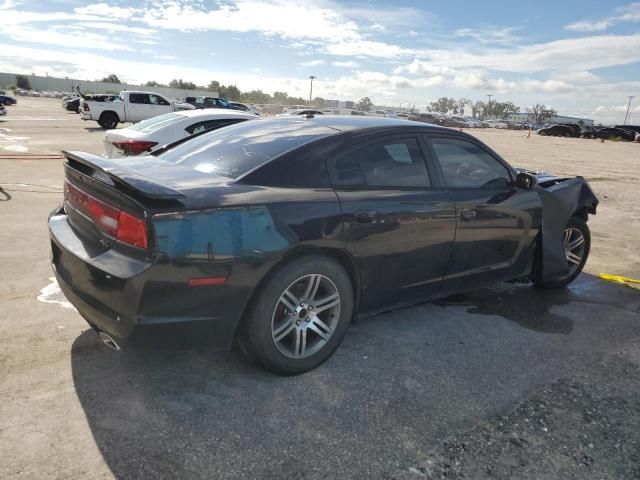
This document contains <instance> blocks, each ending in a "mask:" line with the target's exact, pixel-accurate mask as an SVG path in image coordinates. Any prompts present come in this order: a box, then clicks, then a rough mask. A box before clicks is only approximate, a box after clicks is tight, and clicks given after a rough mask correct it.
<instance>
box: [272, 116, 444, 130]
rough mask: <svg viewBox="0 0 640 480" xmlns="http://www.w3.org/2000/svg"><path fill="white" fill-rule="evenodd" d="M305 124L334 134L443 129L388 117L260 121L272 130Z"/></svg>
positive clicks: (290, 118)
mask: <svg viewBox="0 0 640 480" xmlns="http://www.w3.org/2000/svg"><path fill="white" fill-rule="evenodd" d="M304 122H306V123H307V124H308V125H309V128H313V127H326V128H327V129H331V130H334V133H338V132H347V131H355V130H363V129H372V128H385V127H389V128H391V127H405V128H411V127H422V128H425V127H426V128H434V129H443V128H442V127H438V126H435V125H429V124H426V123H422V122H414V121H411V120H406V119H400V118H389V117H369V116H360V115H357V116H356V115H354V116H351V115H318V116H317V117H311V118H305V117H302V118H301V117H300V116H298V115H296V116H291V117H274V118H269V119H264V120H262V122H261V124H262V126H263V127H266V126H267V125H273V127H274V129H276V128H278V129H279V128H282V127H283V126H284V125H285V124H287V123H290V124H291V126H292V128H300V123H304Z"/></svg>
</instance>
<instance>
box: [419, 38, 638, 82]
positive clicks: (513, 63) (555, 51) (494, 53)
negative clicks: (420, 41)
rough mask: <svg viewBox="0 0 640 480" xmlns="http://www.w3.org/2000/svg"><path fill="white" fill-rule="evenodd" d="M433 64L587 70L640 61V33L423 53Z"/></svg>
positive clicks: (514, 69)
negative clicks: (511, 46)
mask: <svg viewBox="0 0 640 480" xmlns="http://www.w3.org/2000/svg"><path fill="white" fill-rule="evenodd" d="M419 57H421V59H422V60H424V61H428V62H429V63H430V64H432V65H436V66H447V67H450V68H473V67H478V68H485V69H492V70H498V71H506V72H516V73H535V72H545V71H585V70H593V69H597V68H605V67H612V66H616V65H628V64H631V63H637V62H639V61H640V34H634V35H599V36H591V37H582V38H568V39H563V40H555V41H552V42H547V43H538V44H531V45H525V46H520V47H516V48H510V49H507V48H500V49H491V48H490V49H484V50H477V51H469V50H468V49H467V50H462V49H450V50H430V51H426V52H422V53H421V54H419Z"/></svg>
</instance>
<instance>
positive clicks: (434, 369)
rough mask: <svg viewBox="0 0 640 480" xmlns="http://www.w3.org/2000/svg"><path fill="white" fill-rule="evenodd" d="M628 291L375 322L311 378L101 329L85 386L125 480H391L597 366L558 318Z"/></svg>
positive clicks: (509, 292) (475, 303)
mask: <svg viewBox="0 0 640 480" xmlns="http://www.w3.org/2000/svg"><path fill="white" fill-rule="evenodd" d="M621 289H622V291H620V290H621ZM623 290H624V288H623V287H619V286H608V285H606V284H603V282H599V281H596V279H594V277H591V276H589V275H583V276H582V277H581V279H580V281H579V282H578V283H577V284H576V285H575V286H574V287H572V288H570V289H565V290H562V291H552V290H543V289H535V288H532V287H528V286H523V285H497V286H496V287H492V288H487V289H481V290H477V291H474V292H471V293H469V294H466V295H464V296H458V297H454V298H451V297H450V298H448V299H444V300H441V301H439V302H434V303H428V304H422V305H417V306H414V307H409V308H404V309H400V310H396V311H393V312H388V313H385V314H380V315H377V316H375V317H369V318H363V319H361V320H360V321H358V322H357V323H355V324H354V325H352V326H351V328H350V329H349V332H348V334H347V336H346V338H345V340H344V342H343V344H342V345H341V346H340V348H339V349H338V350H337V352H336V353H335V354H334V356H333V357H332V358H331V359H330V360H329V361H328V362H327V363H325V364H324V365H322V366H321V367H319V368H317V369H316V370H313V371H311V372H308V373H306V374H304V375H300V376H297V377H278V376H275V375H273V374H271V373H269V372H266V371H264V370H262V369H261V368H259V367H257V366H255V365H253V364H251V363H249V362H248V361H246V360H245V359H244V358H243V357H242V356H241V355H240V354H239V353H238V352H236V351H232V352H215V351H211V350H208V349H192V350H183V351H177V350H176V351H171V350H151V349H139V350H138V349H131V350H123V351H120V352H113V351H111V350H108V349H107V348H105V347H104V346H103V345H102V344H101V343H100V342H99V340H98V337H97V335H96V334H95V332H93V331H92V330H87V331H85V332H84V333H82V334H81V335H80V336H79V337H77V338H76V340H75V342H74V344H73V347H72V351H71V363H72V373H73V382H74V386H75V389H76V393H77V395H78V398H79V400H80V404H81V405H82V408H83V409H84V412H85V414H86V418H87V422H88V425H89V427H90V429H91V431H92V434H93V437H94V439H95V442H96V445H97V446H98V448H99V450H100V452H101V454H102V456H103V458H104V460H105V462H106V463H107V465H108V466H109V468H110V469H111V471H112V472H113V474H114V476H115V477H116V478H119V479H131V478H221V477H224V478H261V479H263V478H264V479H267V478H307V479H308V478H319V479H320V478H322V479H324V478H327V477H328V478H371V477H375V478H379V477H382V476H384V475H387V474H388V473H389V471H392V470H394V469H395V468H396V467H397V465H402V464H405V462H410V461H412V460H413V459H415V458H416V455H419V454H420V452H424V451H428V450H429V449H430V448H433V447H434V446H435V445H436V444H437V443H438V442H440V441H442V439H443V438H445V437H447V436H449V435H451V433H452V432H455V431H460V430H461V429H465V428H469V426H471V425H474V424H475V423H476V422H478V421H481V420H482V419H483V418H485V417H486V416H487V415H490V414H494V413H495V412H496V411H497V410H499V409H501V408H502V409H504V408H510V406H511V405H512V403H513V401H514V400H515V399H517V398H518V397H519V396H520V395H524V394H525V393H526V392H529V391H530V390H531V388H532V385H536V384H545V383H546V382H548V381H550V379H551V378H552V377H553V375H559V374H560V373H561V372H563V371H565V370H566V371H568V370H570V369H571V362H572V361H581V356H589V355H592V353H593V351H594V349H597V348H598V345H594V344H593V342H600V341H603V340H602V338H603V335H588V339H587V340H584V339H583V337H580V336H579V335H578V333H576V332H575V331H574V328H573V321H578V320H580V315H581V314H580V315H579V314H578V313H575V312H574V315H573V319H572V318H570V317H569V316H565V315H562V314H559V313H558V311H565V310H566V309H567V308H571V307H570V304H572V303H573V302H574V301H576V302H582V301H585V302H587V303H591V304H592V305H589V308H590V309H592V310H593V314H594V316H595V317H598V315H600V314H599V313H598V310H599V306H598V305H599V304H601V303H602V304H604V305H609V303H608V302H609V299H610V298H614V297H615V299H616V300H615V301H616V302H622V303H624V302H627V304H628V300H627V298H628V297H627V296H625V295H627V292H625V291H623ZM619 291H620V292H619ZM612 292H613V293H612ZM614 293H615V295H614ZM616 295H617V297H616ZM611 301H614V300H611ZM595 317H594V319H593V320H592V321H593V323H592V324H591V323H590V324H589V325H596V326H598V328H607V326H606V322H607V321H609V320H608V319H607V320H600V318H599V317H598V319H597V320H596V318H595ZM505 319H506V320H505ZM576 319H578V320H576ZM585 321H587V320H585ZM611 321H612V322H614V321H615V319H612V320H611ZM601 324H602V325H601ZM514 325H517V326H520V327H523V328H518V327H516V326H514ZM623 326H624V325H622V323H621V322H618V328H617V330H616V332H615V334H616V335H620V336H624V335H625V334H626V333H625V331H624V328H623ZM593 328H595V327H593ZM593 328H592V329H591V330H593ZM581 330H582V331H586V330H588V329H586V328H584V329H581ZM549 334H562V335H549ZM582 335H584V336H585V338H586V337H587V336H586V334H584V333H583V334H582ZM567 338H571V341H570V343H572V344H576V345H579V346H580V348H579V349H578V347H575V348H573V349H571V348H567V342H568V341H567ZM616 341H617V340H616ZM581 342H582V343H584V345H582V343H581ZM577 351H578V353H576V352H577ZM579 352H583V353H579ZM470 398H472V399H473V401H472V402H470V401H469V399H470Z"/></svg>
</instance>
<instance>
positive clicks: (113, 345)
mask: <svg viewBox="0 0 640 480" xmlns="http://www.w3.org/2000/svg"><path fill="white" fill-rule="evenodd" d="M98 335H100V340H102V343H104V344H105V345H106V346H107V347H109V348H110V349H112V350H116V351H117V350H120V345H118V343H117V342H116V341H115V340H114V339H113V337H112V336H111V335H109V334H107V333H104V332H98Z"/></svg>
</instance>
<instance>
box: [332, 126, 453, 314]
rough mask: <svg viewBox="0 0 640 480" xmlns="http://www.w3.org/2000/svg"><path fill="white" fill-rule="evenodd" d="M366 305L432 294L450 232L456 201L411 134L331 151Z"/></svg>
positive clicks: (447, 251)
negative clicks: (438, 182) (428, 163)
mask: <svg viewBox="0 0 640 480" xmlns="http://www.w3.org/2000/svg"><path fill="white" fill-rule="evenodd" d="M328 167H329V173H330V175H331V179H332V183H333V185H334V188H335V191H336V194H337V195H338V198H339V200H340V203H341V208H342V215H343V222H344V233H345V236H346V245H347V250H348V251H349V253H350V254H351V255H352V257H353V258H354V259H355V261H356V262H357V264H358V267H359V270H360V274H361V280H362V286H363V298H362V303H361V305H362V308H363V310H372V309H378V308H381V307H383V306H386V305H392V304H397V303H404V302H410V301H414V300H416V299H418V298H426V297H430V296H434V295H435V294H436V293H437V292H438V291H439V290H440V287H441V283H442V277H443V275H444V273H445V269H446V267H447V264H448V262H449V256H450V254H451V251H452V248H453V241H454V234H455V217H454V213H455V209H454V205H453V203H452V202H451V201H450V199H449V197H448V195H447V192H446V190H443V189H442V188H439V185H438V184H437V182H434V178H436V177H434V175H433V171H432V169H431V167H428V165H427V163H426V158H425V150H424V148H423V145H422V144H421V142H420V139H419V136H418V135H417V134H416V135H394V136H388V137H383V138H376V139H371V140H367V141H364V142H363V143H361V144H359V145H357V146H355V147H352V148H351V149H349V150H348V151H347V152H345V153H342V154H340V155H339V156H337V157H335V158H333V159H331V160H330V161H329V163H328Z"/></svg>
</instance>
